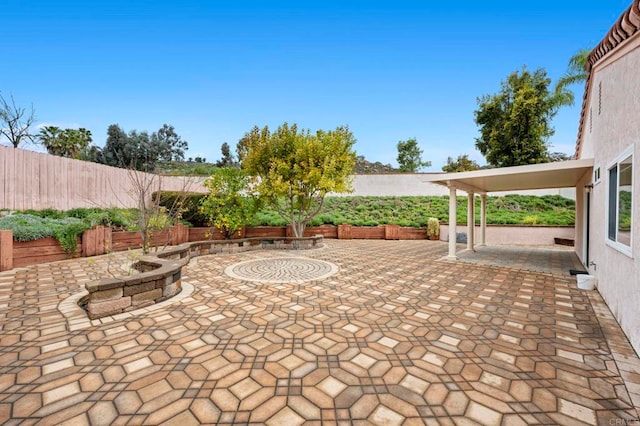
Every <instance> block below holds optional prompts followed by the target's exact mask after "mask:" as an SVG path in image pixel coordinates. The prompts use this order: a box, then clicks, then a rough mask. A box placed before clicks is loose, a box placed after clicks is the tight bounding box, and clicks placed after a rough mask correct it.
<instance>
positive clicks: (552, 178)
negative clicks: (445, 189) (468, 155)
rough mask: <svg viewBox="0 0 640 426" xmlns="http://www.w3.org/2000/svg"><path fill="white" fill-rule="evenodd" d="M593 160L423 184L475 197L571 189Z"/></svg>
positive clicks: (449, 176)
mask: <svg viewBox="0 0 640 426" xmlns="http://www.w3.org/2000/svg"><path fill="white" fill-rule="evenodd" d="M592 169H593V159H592V158H586V159H580V160H570V161H561V162H556V163H543V164H531V165H527V166H515V167H502V168H498V169H486V170H476V171H472V172H459V173H443V174H440V175H434V176H429V177H428V178H427V179H425V180H424V182H432V183H437V184H440V185H445V186H449V187H455V188H457V189H461V190H463V191H466V192H474V193H478V194H482V193H488V192H500V191H521V190H529V189H550V188H571V187H573V188H575V187H576V186H577V184H578V182H579V181H580V179H582V177H583V176H584V175H585V173H591V171H592Z"/></svg>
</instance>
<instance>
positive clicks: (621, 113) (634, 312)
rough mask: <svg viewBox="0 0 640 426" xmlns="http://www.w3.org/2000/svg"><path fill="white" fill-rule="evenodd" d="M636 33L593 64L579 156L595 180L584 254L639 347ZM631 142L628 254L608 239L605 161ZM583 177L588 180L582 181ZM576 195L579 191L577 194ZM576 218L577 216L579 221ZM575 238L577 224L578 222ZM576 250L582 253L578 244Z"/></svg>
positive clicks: (639, 37) (639, 61)
mask: <svg viewBox="0 0 640 426" xmlns="http://www.w3.org/2000/svg"><path fill="white" fill-rule="evenodd" d="M638 70H640V33H639V34H636V35H635V36H634V37H632V38H631V39H629V40H627V41H626V42H624V43H623V44H622V45H621V46H619V47H618V48H617V50H616V51H615V52H613V53H612V54H609V55H608V56H607V57H606V58H605V59H603V60H601V61H600V62H599V63H598V64H597V65H596V66H595V67H594V69H593V70H592V74H591V78H592V80H591V82H590V85H589V87H590V93H589V94H588V104H587V114H588V115H587V117H586V120H585V125H584V130H583V136H582V141H581V143H582V149H581V154H580V157H581V158H589V157H593V158H594V160H595V167H594V169H595V168H597V167H598V166H599V167H600V171H601V180H600V183H596V184H595V185H594V188H593V191H592V196H591V226H590V238H589V240H590V250H589V253H590V255H589V259H590V261H593V262H594V263H595V265H593V266H592V267H591V268H590V271H591V272H592V273H593V274H594V275H595V276H596V278H597V282H598V284H597V285H598V291H599V292H600V293H601V295H602V297H603V298H604V300H605V301H606V303H607V305H608V306H609V308H610V309H611V311H612V312H613V314H614V315H615V317H616V319H617V320H618V322H619V323H620V326H621V327H622V329H623V330H624V332H625V333H626V334H627V337H628V338H629V340H630V341H631V344H632V345H633V347H634V348H635V350H636V352H639V353H640V313H639V311H638V304H639V303H640V260H639V259H640V120H639V118H640V78H638ZM629 147H633V155H634V157H633V185H634V190H633V199H632V200H633V203H632V209H633V219H632V232H633V235H632V256H629V255H627V254H624V253H622V252H620V251H618V250H617V249H616V248H614V247H612V246H611V245H609V244H607V241H608V240H607V232H606V229H607V228H606V226H607V197H608V191H607V188H608V185H609V180H608V170H607V169H608V167H609V166H610V165H611V163H612V162H613V161H615V160H616V159H617V158H618V157H619V156H620V155H621V154H622V153H623V152H624V151H625V150H626V149H627V148H629ZM584 183H587V182H584ZM578 199H579V200H580V199H581V195H578ZM580 223H581V222H580ZM576 229H577V234H578V239H581V238H582V235H583V233H582V227H577V228H576ZM580 249H581V250H580V251H578V254H579V255H581V256H582V246H580Z"/></svg>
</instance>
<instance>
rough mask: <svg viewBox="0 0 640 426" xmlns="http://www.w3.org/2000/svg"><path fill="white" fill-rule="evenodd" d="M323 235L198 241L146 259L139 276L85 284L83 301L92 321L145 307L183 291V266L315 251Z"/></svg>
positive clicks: (138, 266) (142, 259)
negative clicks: (257, 253)
mask: <svg viewBox="0 0 640 426" xmlns="http://www.w3.org/2000/svg"><path fill="white" fill-rule="evenodd" d="M322 241H323V236H322V235H318V236H315V237H305V238H288V237H277V238H241V239H236V240H223V241H196V242H191V243H185V244H181V245H178V246H175V247H171V248H168V249H166V250H163V251H161V252H157V253H151V254H148V255H145V256H142V257H141V258H140V260H139V261H138V262H137V263H136V264H134V265H133V267H134V268H135V269H136V270H138V271H140V273H139V274H136V275H131V276H125V277H118V278H106V279H102V280H99V281H95V282H90V283H87V284H86V285H85V288H86V290H87V291H88V292H89V294H88V295H87V296H86V297H85V298H83V299H82V300H81V302H80V303H81V304H82V305H85V306H86V310H87V314H88V316H89V318H90V319H98V318H102V317H106V316H110V315H116V314H120V313H123V312H129V311H133V310H135V309H140V308H144V307H146V306H150V305H153V304H155V303H159V302H162V301H165V300H167V299H169V298H170V297H173V296H175V295H176V294H178V293H180V290H181V289H182V267H183V266H184V265H186V264H187V263H189V260H190V259H192V258H194V257H198V256H204V255H209V254H217V253H239V252H244V251H252V250H265V249H267V250H268V249H277V250H286V249H312V248H318V247H321V246H322Z"/></svg>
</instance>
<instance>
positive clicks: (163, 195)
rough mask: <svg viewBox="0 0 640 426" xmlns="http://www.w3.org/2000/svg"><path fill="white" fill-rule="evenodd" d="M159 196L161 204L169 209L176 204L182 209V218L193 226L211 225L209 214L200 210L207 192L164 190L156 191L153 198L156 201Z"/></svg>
mask: <svg viewBox="0 0 640 426" xmlns="http://www.w3.org/2000/svg"><path fill="white" fill-rule="evenodd" d="M158 196H159V197H160V206H162V207H165V208H166V209H167V210H172V209H173V208H174V206H176V207H178V208H179V209H180V219H181V220H185V221H187V222H189V223H191V224H192V225H193V226H209V224H208V223H207V222H208V219H207V216H206V215H205V214H204V213H203V212H202V211H200V206H201V204H202V200H203V199H204V197H205V196H206V194H201V193H196V192H191V193H187V194H185V193H183V192H175V191H162V192H154V193H153V195H152V198H153V200H154V201H155V200H156V199H157V197H158Z"/></svg>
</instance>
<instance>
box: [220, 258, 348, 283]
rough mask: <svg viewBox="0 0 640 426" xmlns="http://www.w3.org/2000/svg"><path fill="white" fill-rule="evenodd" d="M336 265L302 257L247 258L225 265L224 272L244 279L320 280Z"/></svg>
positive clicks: (270, 280)
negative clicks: (243, 260)
mask: <svg viewBox="0 0 640 426" xmlns="http://www.w3.org/2000/svg"><path fill="white" fill-rule="evenodd" d="M338 270H339V268H338V266H337V265H335V264H333V263H330V262H325V261H324V260H316V259H308V258H304V257H278V258H271V259H257V260H247V261H245V262H240V263H236V264H234V265H231V266H229V267H227V268H226V269H225V270H224V273H225V274H227V275H229V276H230V277H233V278H237V279H239V280H244V281H254V282H261V283H303V282H306V281H313V280H321V279H324V278H327V277H330V276H332V275H334V274H336V273H337V272H338Z"/></svg>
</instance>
